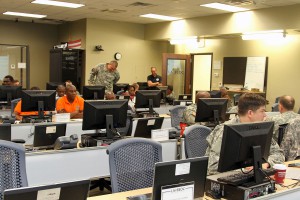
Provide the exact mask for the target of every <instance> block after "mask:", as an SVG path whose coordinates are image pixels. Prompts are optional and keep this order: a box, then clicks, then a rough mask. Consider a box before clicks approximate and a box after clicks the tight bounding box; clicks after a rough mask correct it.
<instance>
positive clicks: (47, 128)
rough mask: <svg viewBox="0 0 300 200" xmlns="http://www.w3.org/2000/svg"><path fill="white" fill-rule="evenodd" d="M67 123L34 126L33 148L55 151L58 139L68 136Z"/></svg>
mask: <svg viewBox="0 0 300 200" xmlns="http://www.w3.org/2000/svg"><path fill="white" fill-rule="evenodd" d="M66 128H67V124H66V123H55V124H54V123H53V124H52V123H49V124H42V125H35V126H34V137H33V147H34V148H38V149H53V147H54V143H55V141H56V139H57V138H59V137H61V136H65V135H66Z"/></svg>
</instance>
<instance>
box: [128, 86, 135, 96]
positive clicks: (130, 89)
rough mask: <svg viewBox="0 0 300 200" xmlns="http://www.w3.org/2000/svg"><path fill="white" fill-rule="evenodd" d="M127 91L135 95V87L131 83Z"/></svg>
mask: <svg viewBox="0 0 300 200" xmlns="http://www.w3.org/2000/svg"><path fill="white" fill-rule="evenodd" d="M128 93H129V95H130V96H135V87H134V86H133V85H130V86H129V89H128Z"/></svg>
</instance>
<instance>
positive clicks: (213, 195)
mask: <svg viewBox="0 0 300 200" xmlns="http://www.w3.org/2000/svg"><path fill="white" fill-rule="evenodd" d="M205 195H206V196H208V197H210V198H213V199H221V197H222V196H221V194H219V193H218V192H216V191H212V190H208V191H206V192H205Z"/></svg>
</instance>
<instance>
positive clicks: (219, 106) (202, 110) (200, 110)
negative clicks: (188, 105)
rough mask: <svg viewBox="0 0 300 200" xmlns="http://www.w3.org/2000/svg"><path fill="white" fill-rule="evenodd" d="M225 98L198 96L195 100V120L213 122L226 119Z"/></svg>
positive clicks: (226, 100)
mask: <svg viewBox="0 0 300 200" xmlns="http://www.w3.org/2000/svg"><path fill="white" fill-rule="evenodd" d="M227 102H228V99H226V98H200V99H198V102H197V112H196V118H195V122H214V123H215V124H219V121H225V120H226V110H227Z"/></svg>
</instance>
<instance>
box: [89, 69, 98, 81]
mask: <svg viewBox="0 0 300 200" xmlns="http://www.w3.org/2000/svg"><path fill="white" fill-rule="evenodd" d="M98 71H99V69H98V67H95V68H93V69H92V70H91V73H90V78H89V80H88V83H89V85H95V84H96V80H95V78H97V73H98Z"/></svg>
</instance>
